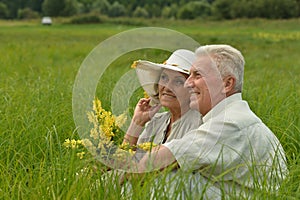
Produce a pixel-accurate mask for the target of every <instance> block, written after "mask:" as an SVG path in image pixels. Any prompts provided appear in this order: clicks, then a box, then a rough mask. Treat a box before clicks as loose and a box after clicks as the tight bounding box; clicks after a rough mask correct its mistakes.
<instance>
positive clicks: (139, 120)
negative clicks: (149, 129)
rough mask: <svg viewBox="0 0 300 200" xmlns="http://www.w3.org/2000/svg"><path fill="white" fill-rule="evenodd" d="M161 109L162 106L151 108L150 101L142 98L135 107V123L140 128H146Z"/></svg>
mask: <svg viewBox="0 0 300 200" xmlns="http://www.w3.org/2000/svg"><path fill="white" fill-rule="evenodd" d="M160 108H161V105H160V104H157V105H154V106H151V105H150V99H146V98H142V99H140V100H139V102H138V103H137V105H136V107H135V110H134V115H133V121H134V122H135V123H136V124H137V125H139V126H144V125H145V123H146V122H148V121H150V119H151V118H152V117H153V116H154V115H155V113H157V112H158V111H159V109H160Z"/></svg>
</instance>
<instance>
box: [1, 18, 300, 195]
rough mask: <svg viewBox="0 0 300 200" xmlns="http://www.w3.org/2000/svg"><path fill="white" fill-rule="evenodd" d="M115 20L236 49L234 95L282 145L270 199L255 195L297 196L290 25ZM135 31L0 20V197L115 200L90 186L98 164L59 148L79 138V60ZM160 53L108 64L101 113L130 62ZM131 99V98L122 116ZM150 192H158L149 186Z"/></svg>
mask: <svg viewBox="0 0 300 200" xmlns="http://www.w3.org/2000/svg"><path fill="white" fill-rule="evenodd" d="M118 20H119V21H118V22H122V23H123V24H125V23H127V22H130V23H131V24H139V23H142V24H143V25H145V26H163V27H166V28H170V29H174V30H177V31H180V32H182V33H184V34H187V35H189V36H191V37H192V38H194V39H195V40H196V41H198V42H199V43H200V44H213V43H226V44H230V45H232V46H234V47H236V48H238V49H240V50H241V51H242V53H243V54H244V56H245V59H246V68H245V84H244V94H243V96H244V98H245V99H246V100H248V102H249V104H250V106H251V108H252V109H253V110H254V112H255V113H256V114H257V115H258V116H259V117H261V119H262V120H263V121H264V122H265V123H266V124H267V125H268V126H269V127H270V128H271V129H272V130H273V131H274V133H275V134H276V135H277V136H278V138H279V139H280V141H281V142H282V144H283V146H284V149H285V151H286V154H287V159H288V164H289V169H290V176H289V177H288V178H287V180H286V181H285V182H284V183H283V186H282V188H281V189H280V191H279V192H278V194H277V196H274V194H270V193H269V192H268V191H263V192H261V191H258V192H257V193H255V195H256V196H257V197H258V198H259V199H269V198H270V199H274V198H275V197H276V198H283V199H299V198H300V196H299V191H300V187H299V185H300V184H299V180H300V179H299V178H300V170H299V169H300V168H299V162H300V152H299V151H300V150H299V149H300V128H299V127H300V117H299V110H300V103H299V95H300V85H299V80H300V77H299V76H300V59H299V52H300V29H299V26H298V24H299V22H300V21H299V20H298V19H295V20H282V21H278V20H277V21H275V20H274V21H272V20H260V19H256V20H234V21H222V22H216V21H201V20H193V21H173V20H151V21H139V20H137V21H134V20H130V19H118ZM128 24H129V23H128ZM135 27H137V26H134V25H122V24H118V23H117V21H112V22H111V23H104V24H99V25H97V24H94V25H67V24H60V23H56V24H55V25H53V26H47V27H45V26H42V25H40V24H39V22H37V21H32V22H10V23H8V22H7V21H1V22H0V44H1V45H0V71H1V73H0V92H1V98H0V199H74V198H77V199H116V198H117V199H119V198H121V197H120V188H119V187H118V186H116V185H115V184H114V182H110V184H107V182H101V181H100V183H99V184H98V187H97V188H95V183H96V182H97V181H99V177H100V176H101V175H102V174H103V171H104V170H105V167H104V166H102V165H101V164H100V163H98V162H96V160H94V159H92V158H90V159H84V160H80V159H79V158H77V156H76V152H74V151H70V150H67V149H65V148H64V147H63V146H62V143H63V142H64V140H65V139H66V138H79V137H78V135H77V132H76V127H75V125H74V122H73V116H72V87H73V83H74V80H75V77H76V74H77V71H78V69H79V67H80V65H81V63H82V61H83V60H84V58H85V57H86V56H87V55H88V53H89V52H90V51H91V50H92V49H93V48H94V47H95V46H96V45H98V44H99V43H100V42H101V41H103V40H105V39H107V38H109V37H110V36H112V35H114V34H116V33H119V32H122V31H124V30H128V29H131V28H135ZM168 55H169V53H168V52H162V51H157V50H143V51H137V52H132V53H129V54H126V55H124V56H122V57H120V58H119V59H118V60H116V61H115V62H114V63H112V64H111V66H110V67H109V68H108V70H107V71H106V72H105V76H104V77H103V78H102V79H101V80H100V82H99V87H98V89H97V96H98V97H99V98H100V99H101V100H102V101H103V105H104V107H105V108H106V109H109V108H110V100H111V99H110V98H111V97H110V92H111V89H112V88H113V87H114V84H115V83H116V82H117V80H118V78H119V77H120V76H121V75H122V74H123V73H125V72H126V71H128V70H129V67H130V65H131V62H132V61H133V60H136V58H138V59H149V60H152V61H156V62H159V61H163V60H164V59H165V58H166V57H167V56H168ZM108 80H110V81H108ZM138 97H139V95H138V94H137V95H136V96H133V97H132V99H131V105H130V106H131V109H132V108H133V106H134V105H135V103H136V101H137V99H138ZM95 168H96V170H95ZM148 178H149V179H146V182H145V184H144V185H143V186H137V188H136V190H137V192H136V193H135V196H134V198H133V199H146V196H145V194H147V193H145V192H144V191H147V190H148V189H149V188H148V187H149V185H151V177H148ZM142 191H143V192H142ZM156 195H158V196H159V195H163V192H162V191H160V190H159V189H158V190H157V193H156ZM174 195H176V194H174ZM161 197H162V196H161Z"/></svg>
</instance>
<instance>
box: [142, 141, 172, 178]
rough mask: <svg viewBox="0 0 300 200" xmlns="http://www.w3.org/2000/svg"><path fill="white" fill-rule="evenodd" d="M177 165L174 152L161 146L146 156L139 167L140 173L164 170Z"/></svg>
mask: <svg viewBox="0 0 300 200" xmlns="http://www.w3.org/2000/svg"><path fill="white" fill-rule="evenodd" d="M174 163H176V159H175V157H174V156H173V154H172V152H171V151H170V150H169V149H168V148H167V147H165V146H164V145H161V146H159V147H156V148H155V149H153V150H152V151H151V152H150V153H147V154H145V155H144V157H143V158H142V159H141V160H140V162H139V163H138V165H137V169H138V172H139V173H144V172H149V171H153V170H162V169H164V168H166V167H168V166H170V165H172V164H174Z"/></svg>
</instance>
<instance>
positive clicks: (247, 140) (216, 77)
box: [138, 45, 287, 198]
mask: <svg viewBox="0 0 300 200" xmlns="http://www.w3.org/2000/svg"><path fill="white" fill-rule="evenodd" d="M196 56H197V58H196V61H195V63H194V64H193V66H192V68H191V70H190V76H189V78H188V79H187V80H186V83H185V87H187V88H188V89H189V91H190V94H191V98H190V100H191V102H190V107H191V108H192V109H196V110H198V111H199V112H200V113H201V114H202V116H203V124H202V125H201V126H200V127H199V128H198V129H196V130H193V131H190V132H189V133H187V134H186V135H185V136H184V137H183V138H181V139H175V140H172V141H170V142H168V143H165V144H163V145H161V146H160V147H159V148H157V149H156V150H155V151H152V152H151V153H150V154H151V155H145V156H144V157H143V158H142V160H141V161H140V163H139V164H138V170H139V172H145V171H149V170H155V169H163V168H165V167H167V166H169V165H171V164H174V163H177V164H178V165H179V167H180V169H181V170H184V171H192V172H193V173H192V174H193V175H194V176H196V175H198V177H200V179H201V181H199V182H198V181H196V182H194V183H193V184H192V186H190V187H197V188H199V187H200V189H201V184H202V183H203V180H204V182H207V181H210V182H212V183H213V187H215V188H218V189H219V190H220V191H222V192H218V191H216V190H215V189H213V190H214V191H216V192H215V195H217V196H219V197H220V196H221V193H222V194H223V195H224V194H225V195H232V194H234V195H238V196H239V195H243V196H247V195H251V191H253V190H256V189H262V188H265V189H276V188H278V186H279V183H280V181H281V180H282V179H283V178H284V177H285V174H286V172H287V168H286V164H285V163H286V161H285V155H284V151H283V148H282V146H281V144H280V142H279V141H278V139H277V138H276V136H275V135H274V134H273V133H272V131H271V130H270V129H269V128H268V127H267V126H266V125H265V124H264V123H263V122H262V121H261V120H260V119H259V118H258V117H257V116H256V115H255V114H254V113H253V112H252V111H251V109H250V108H249V106H248V103H247V102H246V101H244V100H242V95H241V93H242V86H243V73H244V64H245V61H244V58H243V56H242V54H241V53H240V51H238V50H237V49H235V48H233V47H231V46H229V45H206V46H201V47H199V48H198V49H197V50H196ZM200 179H199V180H200ZM197 184H198V185H197ZM199 184H200V186H199ZM208 198H210V197H208ZM214 198H215V197H214Z"/></svg>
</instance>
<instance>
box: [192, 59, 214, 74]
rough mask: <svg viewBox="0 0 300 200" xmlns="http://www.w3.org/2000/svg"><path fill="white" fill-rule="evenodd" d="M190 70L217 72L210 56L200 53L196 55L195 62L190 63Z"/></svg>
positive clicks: (206, 72) (207, 72)
mask: <svg viewBox="0 0 300 200" xmlns="http://www.w3.org/2000/svg"><path fill="white" fill-rule="evenodd" d="M191 71H196V72H199V73H200V74H203V75H207V74H210V75H212V74H219V70H218V68H217V65H216V64H215V62H214V60H213V59H212V57H211V56H208V55H201V56H197V58H196V60H195V62H194V63H193V65H192V68H191Z"/></svg>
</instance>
